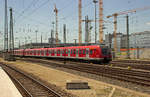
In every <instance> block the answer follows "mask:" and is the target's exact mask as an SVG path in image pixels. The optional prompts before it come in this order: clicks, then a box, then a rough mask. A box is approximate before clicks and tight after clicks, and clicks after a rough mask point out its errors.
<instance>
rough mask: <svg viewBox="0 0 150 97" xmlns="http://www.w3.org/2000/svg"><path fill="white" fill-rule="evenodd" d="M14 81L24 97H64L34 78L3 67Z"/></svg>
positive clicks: (7, 66)
mask: <svg viewBox="0 0 150 97" xmlns="http://www.w3.org/2000/svg"><path fill="white" fill-rule="evenodd" d="M1 66H2V68H3V69H4V70H5V71H6V72H7V74H8V75H9V76H10V77H11V78H12V80H13V81H14V82H15V83H17V86H18V85H19V89H21V90H20V91H21V94H23V96H24V97H62V96H61V95H60V94H58V93H57V92H56V91H54V90H52V89H51V88H49V87H48V86H46V85H44V84H43V83H41V82H40V81H38V80H36V79H34V78H33V77H31V76H29V75H27V74H25V73H23V72H22V71H20V70H18V69H16V68H14V67H11V66H9V65H4V64H3V65H1Z"/></svg>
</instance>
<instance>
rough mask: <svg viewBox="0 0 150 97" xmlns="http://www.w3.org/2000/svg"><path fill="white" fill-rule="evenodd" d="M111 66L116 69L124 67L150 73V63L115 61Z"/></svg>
mask: <svg viewBox="0 0 150 97" xmlns="http://www.w3.org/2000/svg"><path fill="white" fill-rule="evenodd" d="M142 62H143V63H142ZM110 64H111V65H113V66H115V67H123V68H128V67H131V68H134V69H141V70H148V71H150V61H135V60H133V61H129V60H115V61H112V62H111V63H110Z"/></svg>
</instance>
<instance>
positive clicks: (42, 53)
mask: <svg viewBox="0 0 150 97" xmlns="http://www.w3.org/2000/svg"><path fill="white" fill-rule="evenodd" d="M14 55H15V56H23V57H47V58H61V59H64V58H65V59H74V60H82V61H84V60H86V61H93V62H107V63H108V62H110V61H111V60H112V55H111V50H110V49H109V48H108V47H106V46H100V45H93V46H91V45H90V46H73V47H56V48H38V49H19V50H15V51H14Z"/></svg>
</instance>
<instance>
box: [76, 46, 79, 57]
mask: <svg viewBox="0 0 150 97" xmlns="http://www.w3.org/2000/svg"><path fill="white" fill-rule="evenodd" d="M76 57H77V58H78V57H79V49H78V48H77V49H76Z"/></svg>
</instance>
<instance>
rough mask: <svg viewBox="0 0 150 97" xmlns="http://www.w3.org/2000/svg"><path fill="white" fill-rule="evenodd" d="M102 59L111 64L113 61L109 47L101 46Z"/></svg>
mask: <svg viewBox="0 0 150 97" xmlns="http://www.w3.org/2000/svg"><path fill="white" fill-rule="evenodd" d="M100 49H101V58H103V61H104V62H110V61H112V54H111V49H110V48H108V47H107V46H101V47H100Z"/></svg>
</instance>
